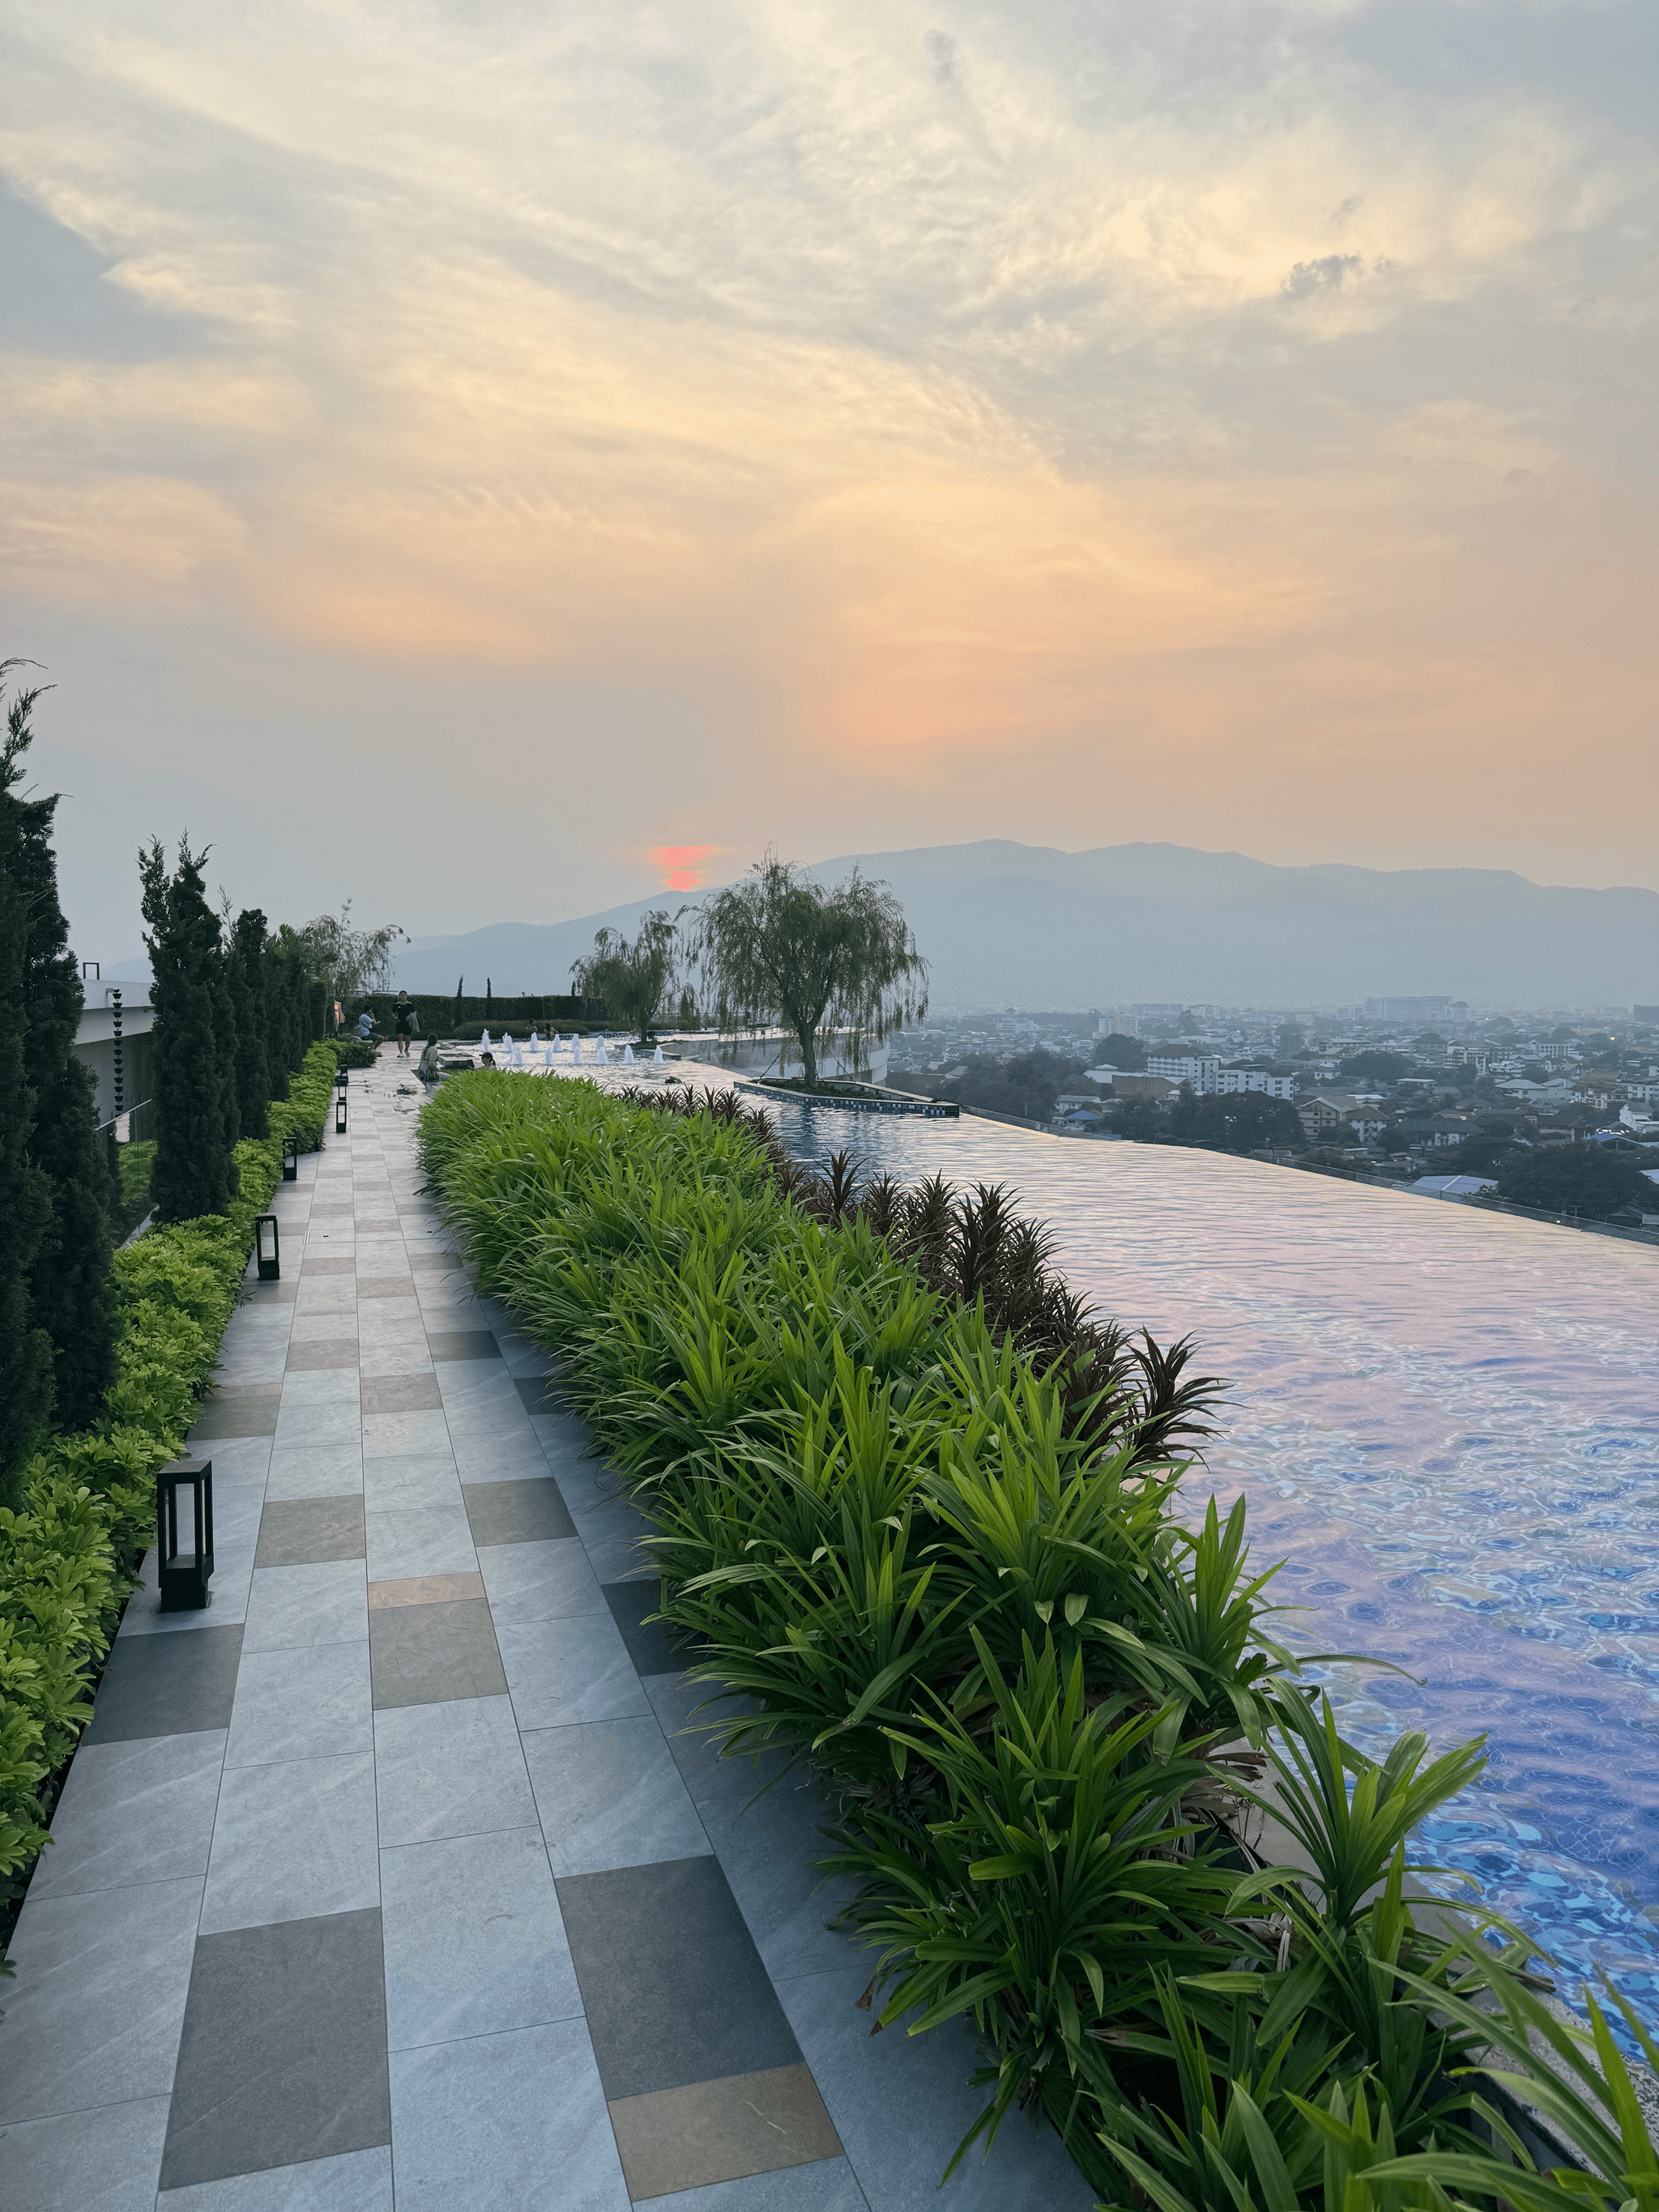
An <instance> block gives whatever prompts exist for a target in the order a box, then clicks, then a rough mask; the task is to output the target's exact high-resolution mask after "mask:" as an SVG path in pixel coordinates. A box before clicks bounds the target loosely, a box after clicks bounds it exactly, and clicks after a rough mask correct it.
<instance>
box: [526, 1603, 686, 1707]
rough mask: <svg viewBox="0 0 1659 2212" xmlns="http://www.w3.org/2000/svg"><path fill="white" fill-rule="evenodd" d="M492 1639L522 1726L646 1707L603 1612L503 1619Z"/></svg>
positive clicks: (613, 1627) (624, 1650)
mask: <svg viewBox="0 0 1659 2212" xmlns="http://www.w3.org/2000/svg"><path fill="white" fill-rule="evenodd" d="M496 1641H497V1642H498V1643H499V1644H500V1646H501V1664H502V1666H503V1667H504V1668H506V1669H507V1687H508V1689H509V1690H510V1691H511V1692H512V1694H513V1711H514V1713H515V1714H516V1715H517V1716H518V1722H519V1726H520V1728H521V1729H543V1728H564V1727H566V1726H568V1725H569V1724H570V1723H573V1722H576V1721H615V1720H628V1719H631V1718H632V1717H635V1715H639V1714H643V1713H647V1712H649V1711H650V1710H651V1708H650V1705H649V1702H648V1700H647V1698H646V1695H645V1692H644V1691H643V1690H642V1689H641V1686H640V1678H639V1676H638V1674H636V1673H635V1670H634V1663H633V1662H632V1660H630V1659H629V1656H628V1647H627V1645H626V1644H623V1640H622V1637H621V1635H620V1634H619V1633H618V1632H617V1624H616V1622H615V1621H614V1620H611V1617H610V1614H609V1613H608V1612H606V1613H576V1614H566V1615H561V1616H560V1617H558V1618H556V1619H554V1620H524V1621H505V1622H502V1623H501V1626H500V1627H499V1628H498V1630H497V1632H496Z"/></svg>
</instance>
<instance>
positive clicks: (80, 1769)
mask: <svg viewBox="0 0 1659 2212" xmlns="http://www.w3.org/2000/svg"><path fill="white" fill-rule="evenodd" d="M224 1756H225V1732H224V1730H223V1729H202V1730H201V1731H199V1732H198V1733H197V1734H196V1735H162V1736H149V1737H134V1738H130V1739H128V1740H126V1741H118V1742H112V1743H83V1744H82V1746H81V1747H80V1748H79V1749H78V1750H77V1751H76V1755H75V1759H74V1762H73V1764H72V1765H70V1771H69V1776H68V1778H67V1779H66V1781H65V1782H64V1790H63V1795H62V1796H60V1797H59V1798H58V1805H57V1808H56V1810H55V1811H54V1812H53V1814H52V1842H51V1843H50V1844H48V1846H47V1847H46V1850H44V1851H43V1852H42V1853H41V1855H40V1859H39V1861H38V1862H37V1863H36V1865H35V1869H34V1873H33V1876H32V1877H31V1879H30V1881H29V1895H30V1896H31V1897H32V1898H46V1897H66V1896H70V1895H75V1894H78V1893H84V1892H85V1891H87V1890H92V1889H118V1888H122V1887H127V1886H129V1885H131V1884H132V1883H134V1882H149V1881H184V1880H186V1879H188V1878H190V1877H191V1876H194V1877H195V1878H196V1879H197V1881H200V1880H201V1878H202V1877H203V1876H204V1875H205V1874H206V1872H207V1863H208V1847H209V1845H210V1844H211V1843H212V1841H213V1816H214V1812H215V1809H216V1807H217V1805H218V1802H219V1770H220V1768H221V1767H222V1765H223V1764H224Z"/></svg>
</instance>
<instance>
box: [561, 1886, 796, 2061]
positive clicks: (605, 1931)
mask: <svg viewBox="0 0 1659 2212" xmlns="http://www.w3.org/2000/svg"><path fill="white" fill-rule="evenodd" d="M557 1886H558V1893H559V1909H560V1911H562V1913H563V1915H564V1925H565V1933H566V1935H567V1936H568V1938H569V1941H570V1954H571V1957H572V1958H573V1959H574V1960H575V1965H576V1978H577V1980H578V1982H580V1984H581V1992H582V2003H583V2005H584V2007H585V2008H586V2014H587V2024H588V2027H589V2029H590V2031H591V2033H592V2038H593V2052H594V2056H595V2057H596V2058H597V2060H598V2062H599V2078H600V2080H601V2081H603V2083H604V2084H605V2095H606V2097H607V2098H609V2099H613V2100H614V2099H616V2098H618V2097H638V2096H644V2095H645V2094H647V2093H648V2092H649V2091H651V2090H653V2089H678V2088H684V2087H688V2086H689V2085H690V2084H691V2083H692V2082H696V2081H721V2080H723V2079H725V2077H726V2075H732V2074H755V2073H764V2072H768V2071H769V2070H770V2069H772V2068H774V2067H778V2066H793V2065H796V2064H798V2063H799V2061H800V2057H801V2051H800V2049H799V2045H798V2044H797V2043H796V2040H795V2036H794V2033H793V2029H792V2028H791V2027H790V2026H789V2023H788V2021H787V2019H786V2018H785V2016H784V2012H783V2008H782V2007H781V2004H780V2003H779V2002H778V1998H777V1995H776V1993H775V1990H773V1987H772V1984H771V1982H770V1980H769V1978H768V1976H767V1972H766V1969H765V1967H764V1966H763V1965H762V1964H761V1960H760V1954H759V1953H758V1952H757V1950H756V1948H755V1946H754V1943H753V1942H752V1941H751V1939H750V1934H749V1930H748V1929H747V1928H746V1927H745V1926H744V1919H743V1915H742V1914H741V1913H740V1912H739V1911H738V1905H737V1900H736V1899H734V1898H733V1896H732V1893H731V1890H730V1889H729V1888H728V1887H727V1886H726V1876H725V1875H723V1874H722V1873H721V1871H720V1865H719V1863H718V1861H716V1860H714V1859H713V1858H703V1857H698V1858H684V1859H674V1860H671V1861H669V1862H668V1863H665V1864H663V1865H658V1866H643V1867H626V1868H619V1869H616V1870H614V1871H612V1872H611V1873H606V1874H580V1875H562V1876H561V1877H560V1879H559V1881H558V1885H557Z"/></svg>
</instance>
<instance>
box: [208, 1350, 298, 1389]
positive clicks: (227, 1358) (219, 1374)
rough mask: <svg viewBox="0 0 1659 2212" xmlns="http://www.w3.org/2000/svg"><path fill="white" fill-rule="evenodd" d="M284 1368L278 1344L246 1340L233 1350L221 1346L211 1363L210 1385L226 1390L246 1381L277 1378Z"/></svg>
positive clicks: (281, 1376) (283, 1358) (283, 1354)
mask: <svg viewBox="0 0 1659 2212" xmlns="http://www.w3.org/2000/svg"><path fill="white" fill-rule="evenodd" d="M287 1370H288V1359H287V1356H286V1353H285V1352H284V1349H283V1346H282V1345H281V1344H270V1345H259V1344H245V1345H242V1346H240V1348H238V1349H237V1350H234V1351H233V1350H232V1349H231V1348H230V1347H229V1346H221V1347H220V1352H219V1357H218V1359H217V1360H216V1362H215V1364H214V1369H213V1387H214V1389H216V1390H229V1389H238V1388H239V1387H240V1386H241V1385H243V1384H246V1383H280V1382H281V1381H282V1379H283V1375H284V1374H285V1373H286V1372H287Z"/></svg>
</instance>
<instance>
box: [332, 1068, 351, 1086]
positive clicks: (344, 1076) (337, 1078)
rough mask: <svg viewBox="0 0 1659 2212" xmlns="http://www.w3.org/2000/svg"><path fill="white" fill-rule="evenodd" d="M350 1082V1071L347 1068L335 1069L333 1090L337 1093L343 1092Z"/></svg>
mask: <svg viewBox="0 0 1659 2212" xmlns="http://www.w3.org/2000/svg"><path fill="white" fill-rule="evenodd" d="M350 1081H351V1070H350V1069H349V1067H337V1068H336V1069H335V1071H334V1088H335V1089H336V1090H337V1091H343V1090H344V1089H345V1088H346V1086H347V1085H348V1084H349V1082H350Z"/></svg>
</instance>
